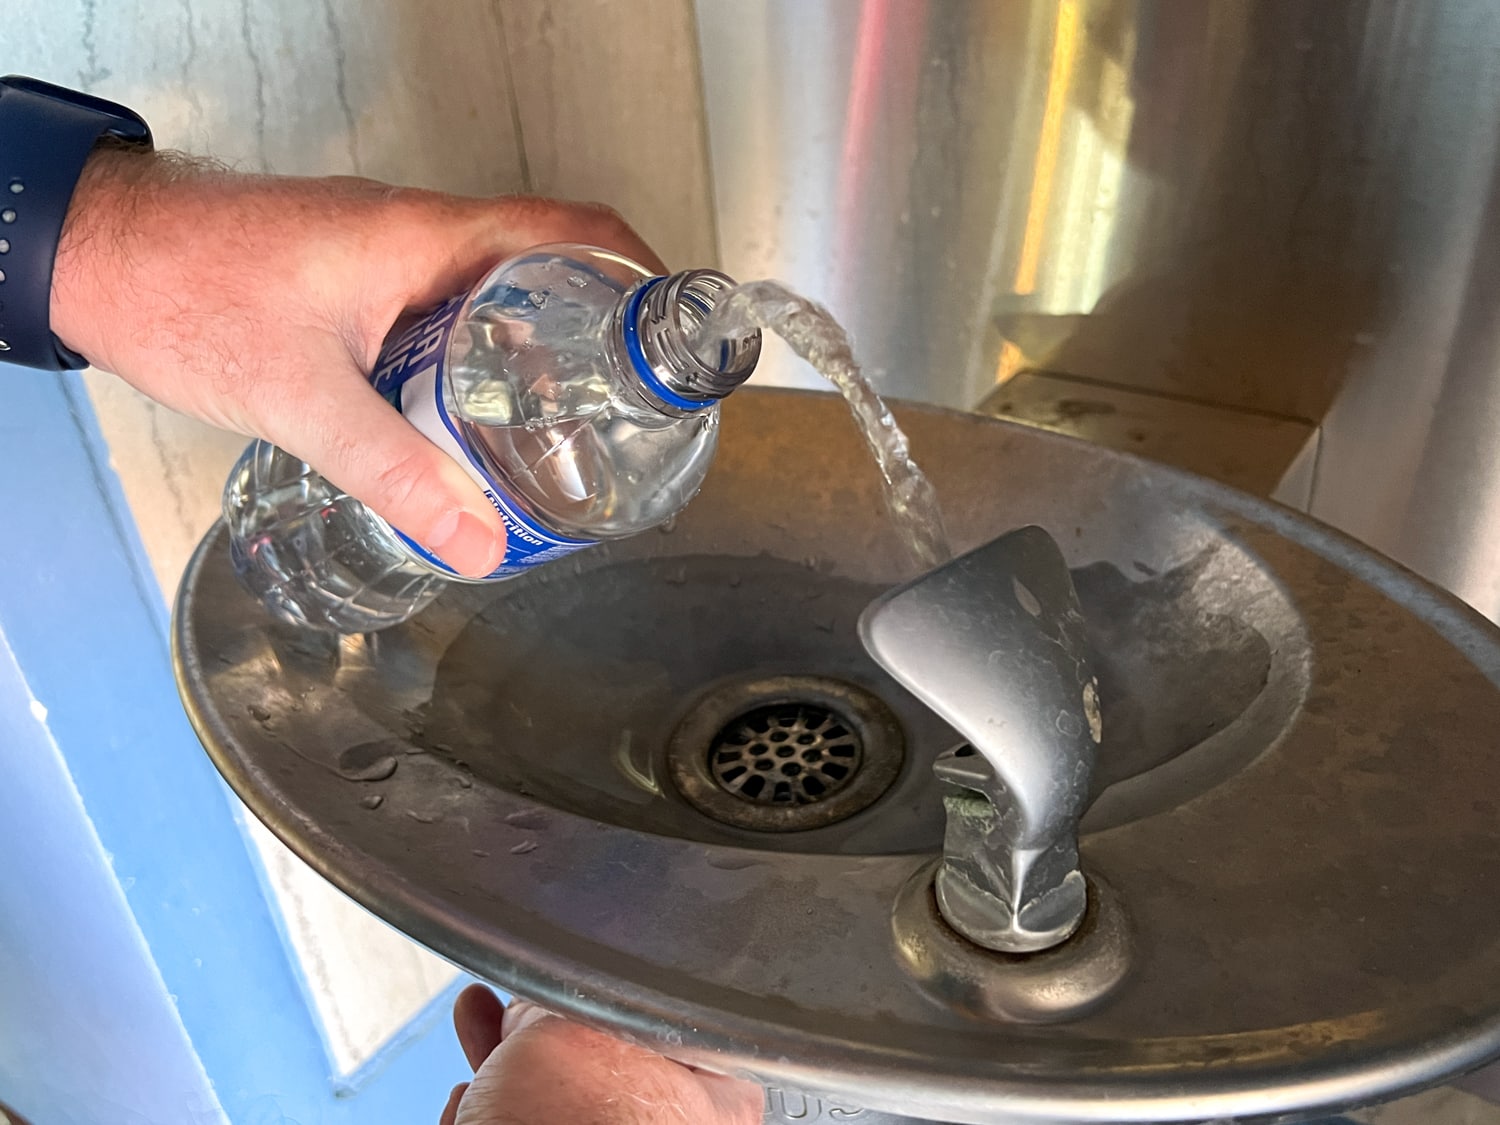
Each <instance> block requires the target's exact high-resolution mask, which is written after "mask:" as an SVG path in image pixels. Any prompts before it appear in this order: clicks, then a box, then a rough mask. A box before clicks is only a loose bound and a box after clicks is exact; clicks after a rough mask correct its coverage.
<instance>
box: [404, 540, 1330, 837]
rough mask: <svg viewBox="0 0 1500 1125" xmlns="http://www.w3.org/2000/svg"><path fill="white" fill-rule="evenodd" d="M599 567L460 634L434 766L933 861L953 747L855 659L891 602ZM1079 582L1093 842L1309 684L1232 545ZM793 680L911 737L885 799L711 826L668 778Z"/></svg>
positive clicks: (1292, 706) (1193, 789) (488, 611)
mask: <svg viewBox="0 0 1500 1125" xmlns="http://www.w3.org/2000/svg"><path fill="white" fill-rule="evenodd" d="M591 554H592V555H593V557H592V559H591V560H590V564H588V565H582V566H579V567H575V568H567V567H552V568H547V569H546V570H545V571H539V572H536V573H535V574H533V575H528V576H525V577H523V578H521V579H518V580H516V581H514V582H511V583H508V584H506V585H505V586H503V587H501V588H499V589H498V590H497V592H496V594H495V596H494V597H493V600H491V601H490V602H489V603H488V604H487V605H486V606H485V607H484V608H483V609H482V610H481V611H480V612H479V613H478V615H477V616H475V617H474V618H473V619H472V620H471V621H470V622H469V624H468V625H467V626H466V627H465V628H464V629H463V630H462V631H461V632H460V633H459V634H458V635H457V637H456V638H455V639H454V641H453V643H452V644H451V645H450V646H449V648H448V649H447V651H446V652H445V653H444V655H443V657H442V659H441V661H440V663H439V665H438V668H437V672H436V677H435V680H434V681H433V691H432V697H431V700H430V702H429V703H428V705H427V706H426V707H425V708H423V709H422V714H421V715H420V720H421V721H420V724H419V726H420V731H421V733H420V734H419V735H418V736H417V737H418V739H419V741H420V743H421V745H422V747H423V748H424V749H426V750H428V751H429V752H432V753H434V754H437V755H440V756H442V757H444V758H447V759H449V760H451V761H453V762H455V763H460V764H461V765H462V766H463V767H464V768H466V769H468V770H470V771H472V773H473V775H474V777H475V780H476V782H479V783H483V784H489V785H494V786H498V787H501V788H504V789H507V790H510V791H512V792H516V793H519V794H522V795H524V796H527V797H530V798H532V799H535V800H537V801H539V802H542V803H544V804H547V805H551V806H553V807H555V808H558V809H561V810H564V811H567V812H571V813H575V814H578V815H580V816H584V817H588V818H591V819H597V820H602V821H606V822H610V823H613V824H616V825H620V826H622V827H627V828H631V829H635V830H638V831H643V832H650V833H655V834H661V835H667V836H675V837H680V838H685V839H692V840H699V841H702V842H704V843H710V844H719V845H729V846H737V847H745V848H754V849H760V850H771V851H787V852H804V853H843V854H867V855H880V854H898V853H910V852H936V851H938V850H940V848H941V842H942V836H943V820H944V818H943V809H942V802H941V793H940V790H939V786H938V783H937V782H936V781H935V779H934V778H933V776H932V773H931V766H932V761H933V759H934V758H935V757H936V756H937V755H938V754H940V753H941V752H943V751H944V750H947V749H949V748H951V747H952V746H953V744H954V743H955V741H957V736H956V735H955V734H954V733H953V731H952V730H951V729H950V728H949V727H948V726H947V725H946V724H945V723H943V722H942V721H941V720H939V719H938V718H937V717H936V716H935V715H933V714H932V713H931V712H930V711H928V710H927V708H926V707H925V706H923V705H922V704H920V703H919V702H918V701H917V700H916V699H915V698H914V697H913V696H911V695H910V694H909V693H908V692H907V691H906V690H905V689H904V688H902V687H900V686H899V685H898V684H897V683H896V682H895V681H894V680H892V679H891V678H890V677H889V676H887V675H886V674H885V672H884V671H883V670H881V669H880V668H879V667H878V666H877V665H876V664H875V662H874V661H873V660H871V659H870V658H869V657H868V656H867V655H866V654H865V652H864V649H863V648H862V646H861V645H860V643H859V640H858V638H857V633H856V623H857V621H858V619H859V615H860V613H861V612H862V611H863V610H864V608H865V607H866V606H867V605H868V604H869V603H870V602H871V601H872V600H874V598H875V597H876V596H878V595H879V594H880V593H882V592H883V590H882V588H881V587H879V586H875V585H871V584H868V583H863V582H856V581H852V580H850V579H848V578H846V577H841V576H839V575H838V574H836V573H834V572H832V570H831V569H830V568H827V567H825V566H822V565H818V564H817V563H808V562H794V561H789V560H785V559H779V558H775V557H772V556H770V555H761V556H757V557H753V558H738V557H729V556H722V555H691V556H678V557H657V558H636V559H625V560H615V559H612V558H611V557H610V555H609V554H608V549H607V548H605V549H596V550H595V551H594V552H591ZM1073 576H1074V581H1075V584H1076V586H1077V589H1078V593H1079V598H1080V601H1081V603H1082V605H1083V608H1084V612H1085V616H1086V618H1087V620H1088V623H1089V630H1090V637H1091V640H1092V641H1093V644H1094V647H1095V649H1096V654H1097V655H1096V662H1097V670H1098V674H1099V679H1100V696H1101V705H1102V710H1103V716H1104V744H1103V746H1102V748H1101V752H1100V760H1099V765H1098V768H1097V770H1096V790H1097V791H1098V792H1097V795H1096V800H1095V802H1094V804H1093V806H1092V808H1091V809H1090V812H1089V813H1088V815H1087V816H1086V818H1085V820H1084V824H1083V829H1084V832H1085V833H1087V832H1089V831H1098V830H1101V829H1104V828H1108V827H1112V826H1114V825H1117V824H1121V823H1125V822H1127V821H1130V820H1133V819H1137V818H1139V817H1142V816H1148V815H1152V814H1153V813H1156V812H1160V811H1162V810H1164V809H1167V808H1171V807H1173V806H1175V805H1177V804H1180V803H1181V802H1182V801H1184V800H1187V799H1190V798H1191V797H1192V796H1195V795H1196V794H1198V793H1201V792H1204V791H1205V790H1206V789H1208V788H1210V787H1212V786H1213V785H1215V784H1218V783H1219V782H1221V781H1222V780H1224V779H1225V778H1227V777H1229V776H1231V775H1232V774H1233V773H1235V772H1236V771H1238V770H1240V769H1242V768H1244V767H1245V766H1246V765H1247V764H1248V763H1249V762H1251V761H1252V760H1253V759H1254V758H1255V757H1256V756H1257V755H1258V754H1259V753H1261V752H1262V751H1263V750H1264V749H1265V748H1266V747H1267V746H1269V745H1271V744H1272V743H1273V742H1274V741H1275V739H1276V737H1277V736H1278V735H1279V733H1280V731H1281V730H1283V729H1284V728H1285V727H1286V725H1287V724H1288V723H1289V722H1290V720H1291V718H1292V716H1293V715H1294V714H1295V711H1296V707H1297V705H1298V702H1299V701H1300V698H1301V694H1302V690H1303V688H1304V687H1305V676H1306V671H1305V668H1304V667H1302V665H1301V664H1300V663H1299V661H1298V659H1297V655H1298V648H1297V644H1296V637H1297V636H1298V635H1300V634H1298V632H1297V622H1296V619H1295V614H1294V613H1293V612H1292V611H1291V610H1290V607H1289V606H1288V605H1287V603H1286V601H1285V598H1284V597H1283V596H1282V595H1281V592H1280V590H1279V588H1278V587H1277V586H1276V585H1275V583H1274V582H1272V581H1271V580H1270V579H1269V578H1268V577H1267V576H1266V575H1265V573H1264V572H1263V571H1262V570H1261V569H1260V568H1259V566H1258V565H1257V564H1256V563H1255V562H1254V560H1253V559H1251V558H1250V557H1249V556H1248V555H1246V554H1245V553H1244V552H1243V551H1242V550H1241V549H1239V548H1238V547H1236V546H1234V545H1233V544H1230V543H1228V542H1227V541H1225V542H1221V543H1219V544H1218V545H1216V546H1213V547H1210V548H1207V549H1205V550H1203V551H1201V552H1200V553H1199V554H1197V555H1195V556H1194V557H1192V558H1191V559H1189V560H1188V561H1187V562H1185V563H1182V564H1181V565H1179V566H1177V567H1175V568H1172V569H1170V570H1167V571H1165V572H1163V573H1159V574H1158V573H1146V572H1142V573H1138V574H1136V575H1134V576H1131V575H1126V574H1125V573H1123V572H1122V571H1120V570H1119V569H1117V568H1116V567H1114V566H1112V565H1109V564H1105V563H1096V564H1094V565H1090V566H1086V567H1083V568H1081V569H1077V570H1075V571H1074V572H1073ZM785 676H794V677H795V676H806V677H824V678H831V679H834V680H838V681H842V682H844V683H847V684H851V685H854V686H855V687H856V688H858V689H862V690H863V691H866V692H869V693H871V694H873V695H874V696H876V697H877V698H878V699H880V700H881V701H883V702H884V703H885V704H886V706H887V707H888V708H889V709H890V711H891V712H893V713H894V715H895V717H896V719H897V721H898V724H899V727H900V731H901V734H902V735H903V736H904V749H905V759H904V762H903V763H902V764H901V767H900V769H899V772H897V774H896V776H895V779H894V781H892V782H891V783H890V785H889V788H887V789H886V790H885V792H884V794H883V795H882V796H880V797H879V798H878V799H877V800H875V801H874V803H873V804H871V805H870V806H868V807H867V808H865V809H863V810H862V811H858V812H855V813H854V814H853V815H850V816H848V817H847V819H844V820H842V821H840V822H838V823H835V824H830V825H827V826H824V827H817V828H808V829H804V830H800V831H792V832H776V831H754V830H748V829H745V828H741V827H737V826H735V825H732V824H727V823H721V822H720V821H718V820H715V819H713V818H711V817H709V816H707V815H705V814H704V813H702V812H700V811H699V810H698V808H696V807H694V806H693V805H692V804H689V803H688V802H687V801H686V800H685V799H684V798H683V796H682V795H681V794H680V793H679V792H678V791H677V790H676V788H675V787H674V785H673V783H672V781H671V780H670V776H669V775H670V771H669V770H668V768H667V766H666V762H665V756H666V754H667V748H668V746H669V744H670V743H671V741H672V736H673V732H674V731H675V730H677V729H678V727H679V725H680V724H682V723H683V722H684V721H685V720H686V719H688V718H690V717H692V715H693V712H694V708H695V707H697V706H698V705H699V704H700V701H703V700H705V699H707V698H710V697H712V696H714V695H715V694H716V693H717V694H720V695H722V693H723V689H724V686H725V685H726V684H731V685H732V684H734V683H735V682H737V681H746V682H750V681H757V680H762V679H765V678H768V677H785ZM711 742H712V740H711V739H709V740H707V741H706V743H705V745H704V747H703V753H704V754H705V755H707V754H709V753H710V745H709V744H708V743H711Z"/></svg>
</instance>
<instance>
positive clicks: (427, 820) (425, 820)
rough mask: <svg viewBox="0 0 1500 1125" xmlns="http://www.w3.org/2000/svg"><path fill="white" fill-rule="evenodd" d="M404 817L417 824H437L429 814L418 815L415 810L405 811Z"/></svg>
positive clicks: (435, 819)
mask: <svg viewBox="0 0 1500 1125" xmlns="http://www.w3.org/2000/svg"><path fill="white" fill-rule="evenodd" d="M406 815H407V816H409V817H411V818H412V819H413V820H415V821H416V822H417V823H418V824H436V823H437V817H435V816H433V815H432V814H431V813H419V812H417V810H416V809H407V810H406Z"/></svg>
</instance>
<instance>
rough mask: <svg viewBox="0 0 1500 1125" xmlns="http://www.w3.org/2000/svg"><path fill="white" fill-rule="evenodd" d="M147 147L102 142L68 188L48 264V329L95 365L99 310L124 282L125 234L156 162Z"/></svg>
mask: <svg viewBox="0 0 1500 1125" xmlns="http://www.w3.org/2000/svg"><path fill="white" fill-rule="evenodd" d="M159 159H160V158H159V157H158V156H157V154H155V153H154V152H151V151H149V150H145V149H140V148H132V147H128V146H123V145H115V144H110V143H107V142H106V143H103V144H101V145H100V147H99V148H98V149H96V150H95V151H94V152H93V153H92V154H91V155H90V156H89V159H88V162H87V163H86V164H85V165H84V168H83V173H82V175H81V176H79V179H78V185H77V187H76V188H74V190H73V198H72V201H71V202H70V203H69V205H68V212H67V217H66V218H65V219H64V220H63V228H62V235H61V237H60V238H59V240H58V244H57V258H56V260H55V262H54V264H53V267H52V293H51V304H50V308H51V318H52V331H53V334H54V335H56V336H57V338H58V339H59V340H61V341H62V343H63V345H64V346H65V347H67V348H70V349H72V350H73V351H75V352H78V353H79V354H80V355H82V356H84V357H85V358H86V359H88V360H89V361H90V362H91V363H96V364H98V363H100V362H101V361H102V356H103V346H104V339H105V338H106V337H107V333H106V332H104V331H101V330H102V329H104V328H105V325H104V324H102V323H101V317H100V315H99V314H100V313H101V311H103V310H105V309H107V308H110V307H111V306H112V305H113V304H114V302H113V301H112V300H110V299H109V294H110V292H111V291H112V290H113V289H116V288H118V287H119V286H121V285H122V284H128V278H127V272H128V267H129V260H130V257H131V254H130V251H129V247H128V239H127V232H128V231H129V230H131V229H132V228H133V227H135V226H136V225H137V220H138V212H139V207H140V202H141V199H142V198H143V194H144V193H145V192H146V191H148V190H149V181H150V180H151V179H152V177H153V173H154V171H155V169H156V166H157V164H158V161H159Z"/></svg>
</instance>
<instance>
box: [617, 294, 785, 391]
mask: <svg viewBox="0 0 1500 1125" xmlns="http://www.w3.org/2000/svg"><path fill="white" fill-rule="evenodd" d="M733 288H734V282H733V281H732V280H731V279H730V278H728V277H726V276H725V275H724V274H722V273H719V272H718V271H717V270H684V271H683V272H681V273H674V274H672V275H670V276H668V277H653V278H649V279H647V280H646V281H643V282H641V284H640V285H638V286H636V287H635V288H634V289H632V290H631V291H630V292H628V293H626V294H625V295H624V296H622V297H621V298H620V302H619V304H618V305H617V306H616V308H615V316H614V320H615V324H614V331H613V332H612V335H613V336H614V337H615V339H616V343H617V347H619V348H620V350H621V353H622V355H621V359H622V363H621V366H622V368H625V369H627V370H629V371H631V372H632V373H633V374H635V375H636V377H637V378H639V380H640V382H641V389H642V391H643V392H644V393H645V394H646V396H647V397H648V398H649V399H651V400H653V401H654V402H658V403H661V404H662V405H664V406H666V407H668V408H670V409H671V410H673V411H683V412H691V411H695V410H702V409H704V408H705V407H708V406H712V405H713V404H714V403H716V402H718V401H719V400H720V399H722V398H724V397H725V396H726V395H728V394H729V393H730V392H731V391H732V390H734V389H735V388H736V387H738V386H739V385H740V384H741V383H743V382H744V381H745V380H746V379H748V378H749V377H750V375H751V373H752V372H754V370H755V364H756V361H757V360H758V359H759V358H760V332H759V330H755V331H751V332H749V333H746V334H744V335H737V336H735V337H732V338H727V339H725V340H723V341H722V346H719V347H717V348H715V349H712V351H713V352H714V354H715V358H716V360H717V362H715V363H706V362H704V360H703V359H702V358H701V357H700V355H699V350H700V347H699V345H700V344H701V341H700V340H699V335H700V331H701V329H702V327H703V325H704V323H705V322H706V321H707V320H708V318H709V317H710V315H711V314H712V313H713V311H714V308H715V307H716V306H717V305H718V304H719V302H721V301H722V300H723V299H724V297H725V296H726V294H728V293H729V292H730V290H732V289H733Z"/></svg>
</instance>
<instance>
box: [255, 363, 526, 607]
mask: <svg viewBox="0 0 1500 1125" xmlns="http://www.w3.org/2000/svg"><path fill="white" fill-rule="evenodd" d="M344 362H345V363H346V364H348V371H347V373H338V374H334V373H330V374H327V375H325V376H324V377H323V378H321V379H319V380H306V381H303V382H301V383H300V384H298V390H297V393H298V394H299V395H301V396H303V401H302V402H300V403H296V404H290V405H288V404H283V409H282V410H280V411H278V414H277V418H278V426H277V428H278V429H281V430H282V431H283V432H282V433H278V434H272V435H269V436H270V437H271V440H273V441H275V442H276V443H277V444H278V445H281V446H282V447H283V448H284V449H286V450H288V451H289V452H291V453H293V454H295V455H296V456H297V457H300V458H301V459H302V460H304V461H306V462H308V463H309V464H310V465H312V466H313V468H315V469H317V470H318V472H320V473H322V474H323V475H324V476H325V477H327V478H328V479H329V480H330V481H332V482H333V483H334V484H336V485H337V486H338V487H339V488H342V489H343V490H344V491H346V492H348V493H349V494H350V495H351V496H354V497H355V498H357V499H358V500H360V501H362V502H363V503H364V504H366V505H367V506H368V507H369V508H370V509H371V510H373V511H374V512H375V513H376V514H377V515H379V516H381V517H382V518H384V519H385V520H386V522H388V523H389V524H391V526H392V527H395V528H396V529H397V530H399V531H403V532H405V533H406V534H407V535H409V536H411V537H412V538H413V539H415V540H416V541H417V542H418V543H420V544H422V545H423V546H424V547H426V548H427V549H428V550H430V551H432V552H433V553H434V554H436V555H437V556H438V557H439V558H440V559H442V560H443V561H444V562H446V563H447V564H448V565H449V566H451V567H453V568H454V569H455V570H457V571H458V572H459V573H460V574H463V575H466V576H468V577H471V578H477V577H482V576H484V575H487V574H489V573H490V572H491V571H493V570H494V569H495V568H496V567H497V566H499V564H500V561H501V559H502V558H503V557H504V550H505V529H504V526H503V525H502V524H501V522H500V517H499V515H498V514H497V513H496V511H495V509H494V507H493V506H492V505H491V504H490V502H489V500H488V499H486V497H485V495H484V493H483V492H482V491H480V489H479V486H478V485H476V484H475V483H474V481H473V480H472V479H471V478H470V477H469V475H468V474H467V473H466V472H464V470H463V469H462V468H460V467H459V465H458V463H457V462H456V461H454V460H453V458H451V457H449V456H448V455H447V454H446V453H444V452H443V451H442V450H440V449H439V448H438V447H437V446H435V445H433V444H432V443H431V442H430V441H428V440H427V439H426V438H425V437H423V436H422V435H421V434H420V433H418V432H417V430H416V429H414V428H413V427H412V426H411V424H410V423H409V422H407V421H406V420H405V419H404V418H403V417H402V416H401V414H400V412H399V411H397V410H394V409H392V407H391V405H390V403H388V402H386V401H385V400H384V399H383V398H381V397H380V396H379V395H378V394H376V393H375V391H374V390H373V389H371V388H370V386H369V385H368V384H367V383H366V382H365V381H364V379H363V378H362V377H361V376H359V374H358V372H357V371H356V370H355V369H354V368H353V366H352V364H351V363H350V362H349V361H348V360H347V359H346V360H345V361H344Z"/></svg>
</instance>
